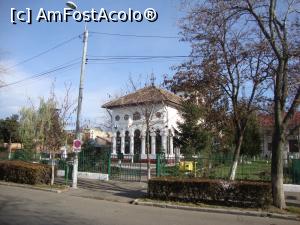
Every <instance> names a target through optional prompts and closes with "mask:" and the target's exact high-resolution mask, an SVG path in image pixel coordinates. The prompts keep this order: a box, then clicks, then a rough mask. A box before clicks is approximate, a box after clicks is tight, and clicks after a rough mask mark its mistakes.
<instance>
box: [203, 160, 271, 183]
mask: <svg viewBox="0 0 300 225" xmlns="http://www.w3.org/2000/svg"><path fill="white" fill-rule="evenodd" d="M229 171H230V165H224V164H220V165H217V166H216V167H212V168H211V170H210V171H209V177H211V178H226V177H228V174H229ZM236 179H239V180H240V179H243V180H265V181H270V180H271V163H270V162H268V161H265V160H260V161H252V162H247V161H246V162H243V163H239V164H238V167H237V171H236Z"/></svg>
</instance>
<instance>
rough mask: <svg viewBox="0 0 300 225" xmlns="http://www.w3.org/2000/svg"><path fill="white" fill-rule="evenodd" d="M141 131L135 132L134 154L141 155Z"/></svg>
mask: <svg viewBox="0 0 300 225" xmlns="http://www.w3.org/2000/svg"><path fill="white" fill-rule="evenodd" d="M141 144H142V142H141V131H140V130H135V131H134V154H140V153H141Z"/></svg>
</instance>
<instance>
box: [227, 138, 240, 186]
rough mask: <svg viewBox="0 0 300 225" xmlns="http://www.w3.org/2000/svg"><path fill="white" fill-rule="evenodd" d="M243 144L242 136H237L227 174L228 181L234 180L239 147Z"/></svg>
mask: <svg viewBox="0 0 300 225" xmlns="http://www.w3.org/2000/svg"><path fill="white" fill-rule="evenodd" d="M242 143H243V135H239V137H238V138H237V142H236V145H235V149H234V155H233V162H232V165H231V168H230V172H229V180H235V174H236V170H237V166H238V162H239V158H240V152H241V146H242Z"/></svg>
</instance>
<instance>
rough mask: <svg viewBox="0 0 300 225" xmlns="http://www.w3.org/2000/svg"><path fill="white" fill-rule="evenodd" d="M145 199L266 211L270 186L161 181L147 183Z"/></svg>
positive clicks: (242, 183)
mask: <svg viewBox="0 0 300 225" xmlns="http://www.w3.org/2000/svg"><path fill="white" fill-rule="evenodd" d="M148 197H149V198H152V199H159V200H171V201H184V202H194V203H198V202H202V203H208V204H217V205H228V206H238V207H267V206H268V205H270V204H271V199H272V192H271V184H270V183H267V182H256V181H225V180H210V179H201V178H190V179H188V178H175V177H160V178H154V179H151V180H149V182H148Z"/></svg>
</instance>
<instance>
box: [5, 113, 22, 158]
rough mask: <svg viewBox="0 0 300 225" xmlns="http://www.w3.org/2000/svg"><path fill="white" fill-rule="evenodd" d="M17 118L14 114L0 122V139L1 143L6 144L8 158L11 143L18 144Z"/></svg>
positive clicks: (9, 156)
mask: <svg viewBox="0 0 300 225" xmlns="http://www.w3.org/2000/svg"><path fill="white" fill-rule="evenodd" d="M18 118H19V116H18V115H16V114H14V115H12V116H11V117H7V118H6V119H5V120H3V119H1V120H0V139H1V140H2V141H3V142H6V143H8V152H9V155H8V158H9V159H10V158H11V144H12V142H19V140H20V139H19V135H18V132H17V131H18V128H19V122H18Z"/></svg>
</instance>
